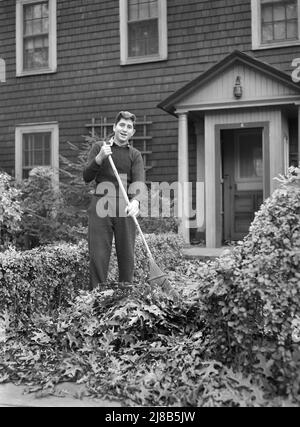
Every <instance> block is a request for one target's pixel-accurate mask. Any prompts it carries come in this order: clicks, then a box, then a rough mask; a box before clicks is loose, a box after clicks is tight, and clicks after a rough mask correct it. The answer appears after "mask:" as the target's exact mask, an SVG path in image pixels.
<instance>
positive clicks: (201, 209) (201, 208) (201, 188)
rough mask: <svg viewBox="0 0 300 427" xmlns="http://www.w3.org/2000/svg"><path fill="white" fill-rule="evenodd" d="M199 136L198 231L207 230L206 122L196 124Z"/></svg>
mask: <svg viewBox="0 0 300 427" xmlns="http://www.w3.org/2000/svg"><path fill="white" fill-rule="evenodd" d="M195 131H196V136H197V187H196V212H197V214H196V215H197V218H196V222H197V228H198V231H200V232H203V231H204V230H205V185H204V183H205V149H204V120H202V121H199V122H195Z"/></svg>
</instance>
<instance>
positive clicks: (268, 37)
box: [261, 0, 298, 43]
mask: <svg viewBox="0 0 300 427" xmlns="http://www.w3.org/2000/svg"><path fill="white" fill-rule="evenodd" d="M297 7H298V5H297V0H286V1H272V2H270V0H262V2H261V25H262V31H261V34H262V42H263V43H270V42H273V41H277V40H278V41H285V40H297V38H298V19H297V15H298V14H297Z"/></svg>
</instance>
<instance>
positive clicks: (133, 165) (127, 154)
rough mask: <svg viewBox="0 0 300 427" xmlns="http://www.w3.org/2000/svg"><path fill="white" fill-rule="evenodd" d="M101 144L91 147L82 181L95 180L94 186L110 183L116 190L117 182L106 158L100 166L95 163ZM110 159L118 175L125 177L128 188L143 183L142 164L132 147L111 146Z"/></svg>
mask: <svg viewBox="0 0 300 427" xmlns="http://www.w3.org/2000/svg"><path fill="white" fill-rule="evenodd" d="M102 144H103V142H102V143H101V142H97V143H95V144H94V145H93V147H92V149H91V151H90V153H89V157H88V161H87V165H86V167H85V168H84V170H83V179H84V181H85V182H87V183H88V182H92V181H93V180H95V182H96V185H98V184H100V183H101V182H111V183H113V184H114V186H115V187H116V188H117V189H118V187H119V185H118V181H117V178H116V177H115V175H114V172H113V170H112V167H111V165H110V163H109V160H108V158H106V159H104V160H103V162H102V163H101V165H98V164H97V163H96V160H95V158H96V156H97V155H98V153H99V152H100V150H101V146H102ZM111 150H112V159H113V161H114V163H115V165H116V168H117V170H118V172H119V175H126V176H127V184H128V186H129V185H130V184H132V183H134V182H145V171H144V162H143V158H142V155H141V153H140V152H139V151H138V150H137V149H136V148H134V147H131V146H125V147H119V146H118V145H116V144H113V146H112V147H111Z"/></svg>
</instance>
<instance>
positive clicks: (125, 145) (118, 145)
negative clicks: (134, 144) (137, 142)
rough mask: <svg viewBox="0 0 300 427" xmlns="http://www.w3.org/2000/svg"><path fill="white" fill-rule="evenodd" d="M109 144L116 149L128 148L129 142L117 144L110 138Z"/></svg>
mask: <svg viewBox="0 0 300 427" xmlns="http://www.w3.org/2000/svg"><path fill="white" fill-rule="evenodd" d="M109 144H110V145H114V144H115V145H116V146H117V147H124V148H125V147H129V142H126V144H119V143H118V142H117V141H116V140H115V138H114V137H112V138H111V139H110V140H109Z"/></svg>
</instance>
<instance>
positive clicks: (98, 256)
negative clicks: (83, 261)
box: [88, 195, 136, 289]
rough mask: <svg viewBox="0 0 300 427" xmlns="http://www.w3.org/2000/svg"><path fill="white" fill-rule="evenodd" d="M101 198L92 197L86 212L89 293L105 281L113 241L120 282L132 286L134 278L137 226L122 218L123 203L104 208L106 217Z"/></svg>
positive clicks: (123, 216) (131, 219) (108, 205)
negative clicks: (87, 218) (87, 223)
mask: <svg viewBox="0 0 300 427" xmlns="http://www.w3.org/2000/svg"><path fill="white" fill-rule="evenodd" d="M100 203H101V197H99V196H96V195H94V196H93V198H92V202H91V205H90V207H89V209H88V214H89V232H88V239H89V253H90V289H94V288H95V287H97V286H98V285H99V283H104V282H106V280H107V275H108V267H109V261H110V256H111V250H112V241H113V237H115V247H116V253H117V259H118V267H119V282H132V281H133V274H134V247H135V237H136V226H135V223H134V221H133V218H131V217H127V216H125V215H124V209H125V207H126V205H125V202H124V201H122V200H121V199H120V200H119V199H117V202H116V203H115V201H113V202H112V204H110V202H109V203H108V204H106V208H107V209H106V210H105V212H106V215H103V206H102V205H101V206H102V207H101V206H100Z"/></svg>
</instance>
